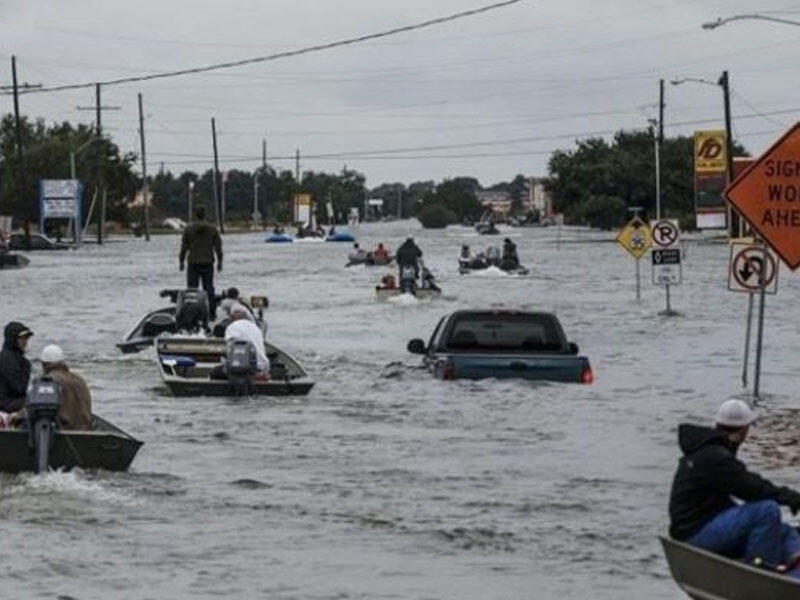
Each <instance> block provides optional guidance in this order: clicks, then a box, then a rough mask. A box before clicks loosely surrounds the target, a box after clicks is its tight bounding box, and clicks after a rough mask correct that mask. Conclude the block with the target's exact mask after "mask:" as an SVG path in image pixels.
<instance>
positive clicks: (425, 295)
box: [375, 288, 442, 300]
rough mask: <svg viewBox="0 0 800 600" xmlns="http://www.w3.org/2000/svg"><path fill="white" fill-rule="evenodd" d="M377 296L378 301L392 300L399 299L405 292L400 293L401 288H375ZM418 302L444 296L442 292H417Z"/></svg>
mask: <svg viewBox="0 0 800 600" xmlns="http://www.w3.org/2000/svg"><path fill="white" fill-rule="evenodd" d="M375 295H376V296H377V297H378V300H389V299H390V298H397V297H398V296H402V295H403V292H401V291H400V288H392V289H388V290H387V289H384V288H375ZM413 295H414V297H415V298H416V299H417V300H431V299H433V298H439V297H440V296H441V295H442V292H441V290H422V289H419V290H417V293H416V294H413Z"/></svg>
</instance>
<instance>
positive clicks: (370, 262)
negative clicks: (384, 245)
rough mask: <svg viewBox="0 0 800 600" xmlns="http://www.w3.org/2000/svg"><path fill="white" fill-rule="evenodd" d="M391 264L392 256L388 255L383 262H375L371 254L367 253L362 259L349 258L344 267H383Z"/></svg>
mask: <svg viewBox="0 0 800 600" xmlns="http://www.w3.org/2000/svg"><path fill="white" fill-rule="evenodd" d="M393 262H394V256H392V255H389V258H388V259H385V260H376V259H375V255H374V254H373V253H372V252H367V255H366V256H365V257H364V258H363V259H355V258H350V259H349V260H348V262H347V264H346V265H345V267H355V266H358V265H364V266H365V267H385V266H387V265H390V264H392V263H393Z"/></svg>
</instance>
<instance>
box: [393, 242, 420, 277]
mask: <svg viewBox="0 0 800 600" xmlns="http://www.w3.org/2000/svg"><path fill="white" fill-rule="evenodd" d="M420 258H422V250H420V249H419V246H417V245H416V244H415V243H414V238H412V237H410V238H407V239H406V241H405V242H403V243H402V245H401V246H400V247H399V248H398V249H397V253H396V254H395V260H396V261H397V266H398V267H399V268H400V278H401V279H402V277H403V267H414V273H415V276H416V277H419V259H420Z"/></svg>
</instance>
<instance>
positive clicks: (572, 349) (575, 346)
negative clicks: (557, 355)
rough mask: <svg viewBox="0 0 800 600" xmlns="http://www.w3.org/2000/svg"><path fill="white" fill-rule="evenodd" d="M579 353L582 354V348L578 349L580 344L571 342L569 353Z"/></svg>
mask: <svg viewBox="0 0 800 600" xmlns="http://www.w3.org/2000/svg"><path fill="white" fill-rule="evenodd" d="M578 352H580V348H578V344H576V343H575V342H570V343H569V353H570V354H577V353H578Z"/></svg>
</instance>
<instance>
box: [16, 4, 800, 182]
mask: <svg viewBox="0 0 800 600" xmlns="http://www.w3.org/2000/svg"><path fill="white" fill-rule="evenodd" d="M490 3H491V0H436V1H435V2H433V1H430V0H403V1H402V2H399V1H398V2H393V1H389V0H269V1H264V0H262V1H257V0H225V2H207V1H203V0H160V1H155V0H137V1H136V2H130V1H121V0H104V1H102V2H98V1H97V0H94V1H92V2H89V1H87V0H69V1H66V2H65V1H63V0H0V61H2V62H1V63H0V65H2V66H0V85H7V84H9V83H10V81H11V68H10V57H11V55H12V54H15V55H16V56H17V61H18V63H17V65H18V72H19V78H20V80H21V81H25V82H31V83H43V84H46V85H54V84H60V83H83V82H93V81H97V80H105V79H112V78H116V77H125V76H130V75H138V74H147V73H151V72H155V71H164V70H170V69H181V68H187V67H194V66H202V65H205V64H209V63H215V62H222V61H227V60H238V59H243V58H249V57H253V56H260V55H265V54H269V53H272V52H278V51H283V50H290V49H295V48H300V47H303V46H308V45H312V44H317V43H323V42H329V41H334V40H337V39H342V38H348V37H353V36H358V35H362V34H368V33H373V32H378V31H382V30H386V29H391V28H393V27H397V26H401V25H406V24H411V23H415V22H419V21H424V20H427V19H431V18H436V17H439V16H444V15H447V14H449V13H455V12H459V11H463V10H467V9H470V8H477V7H479V6H482V5H486V4H490ZM754 10H758V12H759V13H760V14H769V15H772V16H781V17H785V18H790V19H796V20H800V2H787V1H785V0H784V1H779V0H761V2H759V3H757V4H756V3H754V2H752V0H705V1H701V0H558V1H555V0H523V1H522V2H521V3H519V4H516V5H513V6H510V7H507V8H501V9H498V10H496V11H494V12H490V13H486V14H483V15H480V16H476V17H468V18H465V19H463V20H459V21H456V22H452V23H447V24H443V25H438V26H434V27H431V28H428V29H424V30H421V31H416V32H412V33H406V34H400V35H397V36H395V37H392V38H386V39H383V40H380V41H374V42H368V43H364V44H360V45H355V46H350V47H347V48H340V49H333V50H328V51H324V52H320V53H317V54H311V55H307V56H302V57H295V58H287V59H282V60H278V61H274V62H270V63H264V64H258V65H252V66H247V67H241V68H235V69H230V70H226V71H218V72H215V73H208V74H202V75H191V76H184V77H177V78H174V79H166V80H157V81H151V82H143V83H133V84H125V85H119V86H114V87H107V88H104V98H103V100H104V104H109V105H118V106H120V107H121V110H119V111H108V112H105V113H104V114H103V125H104V128H105V130H106V131H107V132H108V133H109V134H110V135H112V136H113V138H114V140H115V141H116V142H117V143H118V144H119V145H120V146H121V147H122V148H123V149H124V150H133V151H137V152H138V148H139V145H138V133H137V132H138V129H137V128H138V115H137V105H136V94H137V92H142V93H143V94H144V100H145V111H146V113H147V114H148V118H147V122H146V125H145V128H146V131H147V139H148V163H149V167H150V168H149V170H151V171H152V170H154V169H157V168H158V166H159V163H161V162H163V163H164V166H165V168H168V169H171V170H172V171H173V172H179V171H182V170H184V169H193V170H204V169H206V168H208V167H209V166H210V165H211V156H212V151H211V134H210V118H211V117H212V116H215V117H216V119H217V127H218V131H219V148H220V156H221V159H222V161H223V162H222V166H223V167H229V168H232V167H239V168H246V169H251V168H253V167H255V166H258V164H259V163H260V156H261V140H262V138H264V137H266V138H267V140H268V147H269V155H270V156H271V157H273V158H270V163H271V164H273V165H275V166H278V167H282V168H293V161H292V160H291V159H289V157H290V156H293V155H294V151H295V149H296V148H299V149H300V151H301V154H302V155H307V156H313V155H315V154H329V153H333V154H337V155H339V156H337V157H335V158H327V159H313V158H304V159H303V161H302V168H303V169H314V170H327V171H339V170H340V169H341V168H342V167H343V166H344V165H345V164H346V165H347V167H349V168H355V169H357V170H359V171H361V172H363V173H365V174H366V176H367V182H368V185H370V186H375V185H378V184H380V183H382V182H388V181H403V182H406V183H409V182H411V181H415V180H421V179H434V180H437V181H438V180H441V179H443V178H445V177H454V176H459V175H471V176H475V177H478V178H479V179H480V181H481V183H482V184H484V185H487V186H488V185H490V184H492V183H495V182H497V181H502V180H507V179H510V178H512V177H513V176H514V175H515V174H517V173H524V174H526V175H530V176H543V175H546V174H547V161H548V157H549V156H550V154H551V153H552V151H553V150H555V149H558V148H564V149H566V148H570V147H572V146H573V145H574V140H575V139H578V138H584V137H588V136H590V135H604V136H605V137H608V136H609V134H610V133H611V132H613V131H615V130H617V129H619V128H641V127H646V126H647V119H648V118H652V117H655V116H656V114H657V108H656V103H657V98H658V80H659V78H664V79H666V80H670V79H673V78H676V77H696V78H704V79H708V80H711V81H716V80H717V78H718V77H719V75H720V73H721V72H722V71H723V70H724V69H728V71H729V72H730V77H731V86H732V90H733V96H732V108H733V127H734V132H735V136H736V138H737V139H738V140H739V141H740V142H742V143H743V144H744V145H745V146H746V147H747V148H748V149H749V150H750V151H751V152H753V153H755V154H758V153H760V152H761V151H763V150H765V149H766V148H767V147H768V146H769V144H770V143H771V142H772V141H774V139H776V138H777V137H778V136H779V135H780V133H781V132H782V131H783V130H785V129H786V128H787V127H788V126H790V125H791V124H793V123H794V122H795V121H797V120H800V119H798V117H800V97H798V94H797V82H798V81H800V61H798V58H800V27H797V26H789V25H781V24H778V23H769V22H764V21H754V20H747V21H739V22H734V23H730V24H728V25H725V26H723V27H721V28H718V29H716V30H714V31H705V30H703V29H702V28H701V24H702V23H704V22H707V21H711V20H714V19H716V18H717V17H719V16H730V15H734V14H738V13H752V12H753V11H754ZM93 102H94V91H93V90H92V89H86V90H80V91H69V92H60V93H42V94H30V95H24V96H22V97H21V110H22V112H23V114H26V115H30V116H36V117H44V118H45V119H46V120H48V121H60V120H69V121H73V122H74V121H78V120H82V121H84V122H91V121H92V120H93V118H94V115H93V113H91V112H78V111H77V110H76V109H75V107H76V105H78V104H80V105H92V104H93ZM666 105H667V106H666V114H665V127H666V134H667V135H675V134H679V133H682V134H691V132H692V131H693V130H694V129H703V128H705V129H714V128H722V126H723V119H722V115H723V111H722V94H721V90H720V88H719V87H716V86H710V85H703V84H699V83H686V84H684V85H680V86H671V85H669V83H667V89H666ZM12 110H13V106H12V101H11V97H10V96H0V112H11V111H12ZM440 146H447V148H446V149H430V147H440ZM398 149H409V150H408V151H405V152H389V153H386V151H393V150H398Z"/></svg>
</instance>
